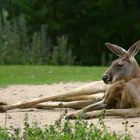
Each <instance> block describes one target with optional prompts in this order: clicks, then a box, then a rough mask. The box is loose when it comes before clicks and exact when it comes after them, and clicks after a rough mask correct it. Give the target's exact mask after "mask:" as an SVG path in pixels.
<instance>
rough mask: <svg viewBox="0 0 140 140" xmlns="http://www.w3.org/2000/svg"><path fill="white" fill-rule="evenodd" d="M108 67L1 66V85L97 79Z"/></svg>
mask: <svg viewBox="0 0 140 140" xmlns="http://www.w3.org/2000/svg"><path fill="white" fill-rule="evenodd" d="M106 69H107V68H106V67H97V66H93V67H84V66H83V67H81V66H27V65H25V66H20V65H15V66H12V65H10V66H0V85H10V84H51V83H59V82H72V81H83V82H86V81H96V80H100V79H101V76H102V74H103V73H104V72H105V70H106Z"/></svg>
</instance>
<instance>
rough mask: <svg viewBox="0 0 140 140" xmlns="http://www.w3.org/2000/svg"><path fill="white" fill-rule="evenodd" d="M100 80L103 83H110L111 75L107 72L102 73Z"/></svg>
mask: <svg viewBox="0 0 140 140" xmlns="http://www.w3.org/2000/svg"><path fill="white" fill-rule="evenodd" d="M102 80H103V81H104V83H105V84H111V83H112V76H111V75H109V74H105V75H103V77H102Z"/></svg>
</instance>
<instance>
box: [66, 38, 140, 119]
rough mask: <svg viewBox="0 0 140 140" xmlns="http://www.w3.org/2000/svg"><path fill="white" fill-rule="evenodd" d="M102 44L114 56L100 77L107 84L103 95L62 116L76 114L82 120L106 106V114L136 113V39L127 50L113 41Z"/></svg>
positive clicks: (139, 82) (139, 101)
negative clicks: (98, 99) (107, 86)
mask: <svg viewBox="0 0 140 140" xmlns="http://www.w3.org/2000/svg"><path fill="white" fill-rule="evenodd" d="M105 45H106V46H107V48H108V49H110V50H111V51H112V52H113V53H114V54H115V55H117V56H118V58H117V59H116V60H114V61H113V62H112V64H111V66H110V67H109V68H108V70H107V71H106V72H105V74H104V75H103V77H102V80H103V81H104V83H105V84H109V85H110V86H109V88H108V89H107V90H106V93H105V96H104V97H103V99H102V100H101V101H99V102H97V103H93V104H91V105H89V106H87V107H85V108H83V109H81V110H78V111H76V112H74V113H71V114H68V115H67V116H66V119H75V118H76V117H77V115H78V114H80V115H81V117H83V118H85V119H90V118H95V117H97V116H98V115H99V114H100V113H102V110H101V109H106V110H105V115H106V116H122V117H138V116H140V68H139V66H138V64H137V61H136V60H135V58H134V56H135V55H136V54H137V53H138V51H139V49H140V40H139V41H137V42H136V43H134V44H133V45H132V46H131V47H130V48H129V49H128V50H127V51H126V50H125V49H123V48H122V47H120V46H118V45H115V44H111V43H105ZM83 113H84V115H83Z"/></svg>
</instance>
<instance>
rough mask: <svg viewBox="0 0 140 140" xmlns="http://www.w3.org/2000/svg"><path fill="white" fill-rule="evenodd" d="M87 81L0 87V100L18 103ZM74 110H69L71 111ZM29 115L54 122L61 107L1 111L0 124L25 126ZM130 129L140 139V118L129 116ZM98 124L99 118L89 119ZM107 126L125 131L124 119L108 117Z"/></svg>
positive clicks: (40, 121)
mask: <svg viewBox="0 0 140 140" xmlns="http://www.w3.org/2000/svg"><path fill="white" fill-rule="evenodd" d="M84 84H85V83H81V82H76V83H65V84H64V83H59V84H52V85H12V86H8V87H3V88H0V101H6V102H8V103H9V104H10V103H16V102H19V101H27V100H30V99H33V98H38V97H42V96H51V95H57V94H61V93H63V92H64V91H68V90H72V89H75V88H77V87H80V86H82V85H84ZM71 111H73V110H69V112H71ZM26 113H28V115H29V122H38V124H40V125H42V126H44V125H46V124H53V123H54V122H55V120H57V119H59V117H60V113H61V111H60V109H55V110H37V109H24V110H21V109H16V110H11V111H8V112H7V113H0V126H3V127H5V126H6V127H9V126H15V127H23V122H24V117H25V114H26ZM127 120H128V122H129V123H128V131H129V132H130V133H131V135H132V138H133V139H134V140H140V118H128V119H127ZM88 121H89V122H92V123H94V124H95V125H97V123H98V119H91V120H88ZM104 121H105V124H106V126H107V127H108V128H109V129H110V130H111V131H115V132H119V133H120V134H123V133H124V124H123V122H124V119H123V118H116V117H106V118H105V120H104Z"/></svg>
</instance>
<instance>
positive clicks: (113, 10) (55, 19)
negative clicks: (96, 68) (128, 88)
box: [0, 0, 140, 65]
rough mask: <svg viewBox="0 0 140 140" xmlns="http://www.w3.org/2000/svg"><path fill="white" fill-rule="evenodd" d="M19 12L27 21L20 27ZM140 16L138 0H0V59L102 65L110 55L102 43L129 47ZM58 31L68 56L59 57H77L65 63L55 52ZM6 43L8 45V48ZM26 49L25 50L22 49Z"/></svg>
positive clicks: (137, 31) (136, 34)
mask: <svg viewBox="0 0 140 140" xmlns="http://www.w3.org/2000/svg"><path fill="white" fill-rule="evenodd" d="M21 15H24V20H25V21H26V24H24V26H23V25H22V26H21V27H20V26H19V25H20V24H21V23H22V24H23V21H24V20H22V19H23V18H21ZM139 17H140V1H139V0H135V1H133V0H114V1H112V0H86V1H85V0H80V1H79V0H77V1H75V0H59V1H56V0H43V1H40V0H33V1H32V0H1V1H0V22H1V26H0V29H1V28H3V29H2V30H4V31H5V32H7V33H6V34H8V36H5V35H4V34H3V33H2V35H1V36H0V39H4V40H6V41H5V43H2V44H1V46H2V50H1V52H3V53H1V54H2V56H1V57H2V58H3V59H4V60H3V59H2V60H1V61H2V62H1V63H4V64H5V63H6V64H8V63H10V64H11V63H12V64H13V63H16V64H18V63H21V64H24V63H33V64H48V63H49V62H50V63H52V64H59V63H60V64H63V63H67V64H69V63H70V64H71V63H73V61H74V60H75V61H74V64H81V65H93V64H94V65H95V64H96V65H101V64H103V65H106V64H107V63H108V62H107V60H108V59H111V61H112V59H113V58H112V57H111V56H109V55H108V50H107V49H106V48H105V47H104V43H105V42H112V43H115V44H118V45H121V46H123V47H125V48H128V47H129V46H130V45H131V44H132V43H134V42H135V41H137V40H139V38H140V19H139ZM19 19H20V20H21V21H20V20H19ZM13 20H14V22H12V24H11V21H13ZM7 21H8V22H7ZM15 22H16V23H18V27H15V26H17V25H15ZM9 23H10V25H9ZM25 25H26V26H25ZM4 28H5V29H4ZM9 28H12V29H9ZM42 30H43V31H42ZM2 32H3V31H2ZM21 34H23V35H21ZM63 35H64V36H66V40H67V47H66V48H65V49H66V53H64V54H66V55H67V56H64V58H66V59H68V58H69V57H72V56H76V57H74V58H73V57H72V59H70V60H67V62H62V61H63V60H62V59H61V57H62V56H63V55H61V56H57V55H60V50H61V49H62V48H63V47H62V48H58V47H59V46H60V44H58V42H59V41H58V40H59V39H58V38H61V37H62V36H63ZM21 36H22V37H21ZM3 37H4V38H3ZM5 37H6V38H5ZM9 37H10V39H11V41H10V39H9ZM21 42H22V43H21ZM27 42H28V43H27ZM27 44H28V45H27ZM44 44H45V46H44ZM1 46H0V47H1ZM8 46H11V47H10V48H11V49H7V48H9V47H8ZM53 46H54V47H53ZM56 46H57V47H56ZM14 49H17V51H15V50H14ZM65 49H64V50H65ZM13 50H14V51H13ZM19 50H21V52H20V53H18V52H19ZM52 50H53V51H54V52H52ZM64 50H63V51H64ZM28 51H29V52H30V53H25V52H28ZM57 51H58V52H57ZM23 52H24V54H23ZM17 53H18V54H17ZM21 53H22V60H21ZM71 53H72V54H73V55H72V54H71ZM9 54H10V55H11V56H9ZM6 55H7V57H6V58H5V56H6ZM16 55H17V57H15V56H16ZM55 55H56V56H55ZM11 57H12V58H13V59H12V60H11ZM29 57H32V58H29ZM138 57H140V55H139V56H138ZM19 58H20V59H19ZM50 58H52V60H50ZM56 59H58V60H56ZM9 60H11V62H9ZM64 61H66V60H64Z"/></svg>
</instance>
